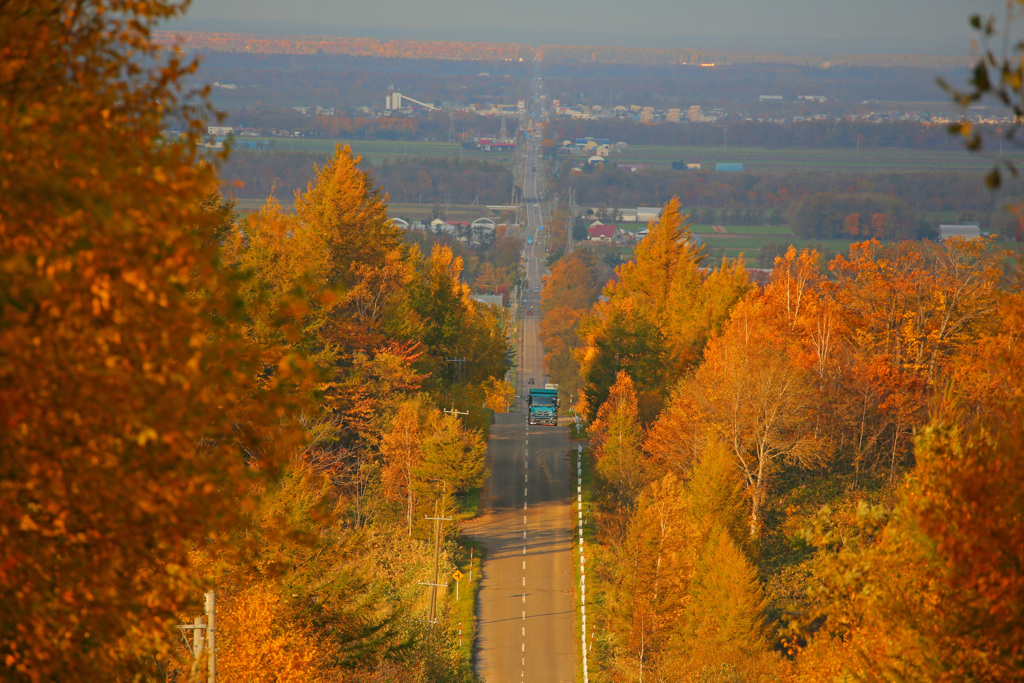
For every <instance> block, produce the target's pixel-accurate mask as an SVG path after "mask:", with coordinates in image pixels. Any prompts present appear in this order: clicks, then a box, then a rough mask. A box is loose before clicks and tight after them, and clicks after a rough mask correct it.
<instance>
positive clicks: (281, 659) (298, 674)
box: [217, 582, 326, 683]
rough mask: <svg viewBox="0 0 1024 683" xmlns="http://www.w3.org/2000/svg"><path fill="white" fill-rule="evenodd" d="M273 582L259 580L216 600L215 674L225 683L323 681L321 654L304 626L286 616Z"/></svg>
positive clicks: (286, 611) (323, 656)
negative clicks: (216, 653)
mask: <svg viewBox="0 0 1024 683" xmlns="http://www.w3.org/2000/svg"><path fill="white" fill-rule="evenodd" d="M287 617H288V610H287V608H286V606H285V604H284V602H283V601H282V600H281V597H280V596H279V595H278V594H277V593H276V592H275V587H274V586H273V585H272V584H268V583H265V582H260V583H257V584H255V585H254V586H251V587H249V588H247V589H245V590H242V591H239V592H237V593H233V594H232V593H221V595H220V596H219V597H218V602H217V652H218V655H217V679H218V680H223V681H225V682H226V683H232V682H233V681H236V682H238V683H242V682H243V681H244V683H277V682H278V681H309V682H310V683H317V682H318V681H323V680H326V679H325V678H324V677H323V676H322V675H321V673H320V671H319V666H318V665H319V664H321V663H322V662H323V660H324V658H325V653H324V652H322V651H321V650H320V648H319V647H318V646H317V645H316V641H315V640H314V639H313V637H312V636H311V634H309V633H308V632H307V631H306V630H305V628H304V627H303V626H302V625H301V624H299V623H296V622H295V621H293V620H291V619H288V618H287Z"/></svg>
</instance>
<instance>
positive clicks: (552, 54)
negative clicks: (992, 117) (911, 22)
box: [158, 31, 972, 71]
mask: <svg viewBox="0 0 1024 683" xmlns="http://www.w3.org/2000/svg"><path fill="white" fill-rule="evenodd" d="M158 38H159V39H160V40H162V41H163V42H165V43H168V44H177V45H180V46H181V47H182V48H183V49H185V50H199V51H211V50H213V51H219V52H241V53H249V54H300V55H310V54H342V55H352V56H360V57H389V58H397V59H445V60H458V61H516V62H519V61H522V62H529V61H533V60H537V61H539V62H542V63H545V64H638V65H668V64H679V65H693V66H699V65H715V66H719V65H726V64H733V65H735V64H753V63H762V64H793V65H799V66H812V67H820V68H829V67H833V66H862V67H911V68H922V69H931V70H935V71H945V70H949V69H954V68H958V67H964V66H967V65H970V64H971V63H972V59H971V58H970V57H962V56H957V57H952V56H940V55H901V54H891V55H878V54H835V55H801V54H781V53H771V52H753V51H738V50H695V49H689V48H672V49H665V48H645V47H614V46H587V45H541V46H538V47H536V48H535V47H534V46H531V45H525V44H520V43H493V42H456V41H416V40H378V39H376V38H339V37H332V36H302V37H267V36H259V35H254V34H243V33H203V32H197V31H165V32H161V33H159V34H158Z"/></svg>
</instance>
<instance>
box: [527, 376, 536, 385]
mask: <svg viewBox="0 0 1024 683" xmlns="http://www.w3.org/2000/svg"><path fill="white" fill-rule="evenodd" d="M526 383H527V384H536V382H534V381H533V378H532V377H531V378H530V379H529V380H528V381H527V382H526Z"/></svg>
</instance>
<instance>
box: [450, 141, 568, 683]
mask: <svg viewBox="0 0 1024 683" xmlns="http://www.w3.org/2000/svg"><path fill="white" fill-rule="evenodd" d="M537 156H538V155H537V149H536V147H535V146H533V144H532V143H531V145H530V149H529V150H528V152H527V155H526V157H527V158H526V164H525V168H526V171H525V174H524V175H525V182H524V189H525V194H526V202H527V230H526V233H525V234H528V235H533V237H534V240H533V244H532V245H530V246H527V247H526V257H527V276H528V278H529V286H528V287H527V290H526V294H525V296H526V300H525V301H524V303H523V305H524V307H528V306H530V305H532V306H533V307H534V310H535V311H537V313H538V314H539V304H540V295H539V294H537V293H536V292H534V289H535V288H539V287H540V285H541V273H542V272H543V270H542V269H543V267H544V266H543V263H544V246H543V239H542V238H541V239H539V237H541V236H542V235H543V233H539V234H538V230H537V227H538V225H541V224H542V223H541V220H542V219H541V208H540V206H539V201H538V199H537V198H538V194H537V178H536V175H535V173H534V172H533V171H532V170H531V169H533V168H534V166H535V165H536V162H537ZM537 321H538V315H533V316H526V317H524V318H523V333H522V342H521V345H520V372H519V380H518V386H517V387H516V389H517V394H518V399H517V402H516V406H515V408H514V409H513V411H512V412H510V413H508V414H506V415H498V416H497V421H496V424H495V425H494V426H493V427H492V428H491V440H490V445H489V447H488V451H487V465H488V467H489V468H490V470H491V476H490V480H489V482H488V485H487V488H486V489H485V491H484V496H483V516H482V518H481V519H480V520H478V521H476V522H474V523H473V524H472V525H471V526H470V527H469V528H468V529H467V531H468V532H469V534H470V535H471V536H473V537H474V538H475V539H476V540H478V541H481V542H482V543H483V544H484V545H485V546H486V548H487V555H486V557H485V560H484V564H483V580H482V582H481V584H480V605H479V617H480V624H479V636H478V643H477V644H478V659H477V673H478V675H479V676H481V677H482V678H484V679H485V680H486V681H487V683H520V682H522V681H529V682H530V683H574V681H575V677H576V652H575V648H574V644H575V636H574V628H575V613H574V611H573V609H574V601H573V570H572V553H571V548H572V526H571V502H570V501H571V499H570V495H571V490H570V464H569V441H568V433H567V431H566V430H565V428H563V427H549V426H536V425H535V426H532V427H528V426H527V424H526V402H525V396H526V395H527V394H528V393H529V388H530V385H529V384H528V383H527V382H528V380H529V379H530V378H533V379H534V381H535V383H536V385H535V386H543V385H544V381H545V377H544V370H543V365H542V358H543V349H542V347H541V345H540V342H539V340H538V339H537V331H538V327H539V325H538V322H537Z"/></svg>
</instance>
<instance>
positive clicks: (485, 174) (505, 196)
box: [221, 149, 513, 204]
mask: <svg viewBox="0 0 1024 683" xmlns="http://www.w3.org/2000/svg"><path fill="white" fill-rule="evenodd" d="M326 161H327V156H326V155H325V154H324V153H322V152H278V151H266V150H249V149H238V150H235V151H233V152H232V153H231V157H230V158H229V159H228V161H227V162H226V163H225V164H224V165H223V167H222V168H221V178H222V180H223V181H224V184H225V186H226V187H227V188H228V189H229V191H230V193H231V195H232V196H234V197H236V198H248V199H265V198H266V197H268V196H269V195H270V193H271V192H273V193H274V195H275V196H276V197H277V198H278V199H281V200H290V199H291V198H292V196H293V195H294V194H295V192H296V190H305V189H306V186H307V185H308V183H309V182H310V181H312V180H313V178H314V176H315V173H314V168H315V167H316V166H317V165H320V166H322V165H323V164H324V163H325V162H326ZM362 167H363V168H365V170H367V171H368V172H369V174H370V176H371V177H372V178H373V180H374V181H375V182H376V183H377V184H379V185H380V186H381V188H382V189H383V190H384V191H385V192H387V193H388V195H390V197H391V199H392V201H395V202H403V203H404V202H412V203H415V204H434V203H445V202H450V203H452V204H473V203H478V204H505V203H507V202H508V201H509V199H510V198H511V196H512V184H513V178H512V172H511V171H510V170H509V169H508V168H507V167H505V166H503V165H501V164H496V163H493V162H489V161H477V160H466V161H462V162H460V161H457V160H454V159H444V158H403V159H399V160H397V161H391V160H387V161H385V163H383V164H380V165H378V166H373V165H372V164H370V163H369V162H368V161H364V162H363V163H362ZM239 181H240V182H241V185H238V184H236V183H238V182H239Z"/></svg>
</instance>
